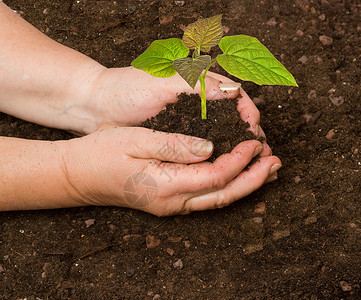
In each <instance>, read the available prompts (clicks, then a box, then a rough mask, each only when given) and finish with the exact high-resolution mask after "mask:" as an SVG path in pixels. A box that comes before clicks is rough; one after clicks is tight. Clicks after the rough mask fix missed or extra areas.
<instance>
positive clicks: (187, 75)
mask: <svg viewBox="0 0 361 300" xmlns="http://www.w3.org/2000/svg"><path fill="white" fill-rule="evenodd" d="M210 63H211V57H210V56H209V55H200V56H197V57H196V58H193V57H192V58H191V57H186V58H180V59H176V60H175V61H174V62H173V64H174V68H175V69H176V70H177V72H178V73H179V75H180V76H182V78H183V79H184V80H185V81H187V83H188V84H189V85H190V86H191V88H192V89H194V87H195V85H196V83H197V81H198V79H199V76H201V74H202V71H203V70H204V69H205V68H206V67H207V66H208V65H209V64H210Z"/></svg>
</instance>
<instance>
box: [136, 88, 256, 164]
mask: <svg viewBox="0 0 361 300" xmlns="http://www.w3.org/2000/svg"><path fill="white" fill-rule="evenodd" d="M237 103H238V102H237V100H232V99H224V100H219V101H207V119H206V120H202V119H201V99H200V97H199V96H198V95H195V94H192V95H189V96H188V95H186V94H181V95H180V96H179V100H178V102H177V103H175V104H168V105H167V106H166V108H165V110H163V111H161V112H160V113H159V114H158V115H157V116H155V117H152V118H151V119H148V120H146V121H145V122H143V123H142V124H141V126H143V127H146V128H150V129H154V130H159V131H164V132H171V133H183V134H187V135H191V136H197V137H200V138H204V139H208V140H210V141H212V142H213V144H214V152H213V154H212V156H211V157H210V158H209V160H210V161H214V160H215V159H216V158H217V157H218V156H220V155H222V154H224V153H229V152H231V151H232V149H233V148H234V147H236V146H237V145H238V144H239V143H240V142H243V141H246V140H252V139H257V137H256V136H255V135H254V134H253V133H252V132H250V131H249V130H248V128H249V124H248V123H246V122H244V121H243V120H242V119H241V117H240V114H239V112H238V111H237Z"/></svg>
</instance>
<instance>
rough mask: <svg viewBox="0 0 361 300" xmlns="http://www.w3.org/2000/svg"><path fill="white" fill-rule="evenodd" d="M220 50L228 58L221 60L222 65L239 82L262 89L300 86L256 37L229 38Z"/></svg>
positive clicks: (227, 37)
mask: <svg viewBox="0 0 361 300" xmlns="http://www.w3.org/2000/svg"><path fill="white" fill-rule="evenodd" d="M219 47H220V48H221V50H222V51H223V53H224V54H221V55H219V56H218V57H217V61H218V63H219V64H220V66H221V67H222V68H223V69H225V70H226V71H227V72H228V73H229V74H231V75H233V76H235V77H237V78H239V79H242V80H247V81H253V82H255V83H257V84H259V85H263V84H267V85H278V84H279V85H290V86H298V85H297V83H296V81H295V79H294V78H293V76H292V74H291V73H290V72H288V71H287V69H286V68H285V67H284V66H283V65H282V64H281V63H280V62H279V61H278V60H277V59H276V58H275V57H274V56H273V55H272V53H271V52H270V51H269V50H268V49H267V48H266V47H265V46H264V45H262V44H261V42H260V41H259V40H258V39H256V38H254V37H250V36H246V35H235V36H226V37H224V38H222V40H221V41H220V43H219Z"/></svg>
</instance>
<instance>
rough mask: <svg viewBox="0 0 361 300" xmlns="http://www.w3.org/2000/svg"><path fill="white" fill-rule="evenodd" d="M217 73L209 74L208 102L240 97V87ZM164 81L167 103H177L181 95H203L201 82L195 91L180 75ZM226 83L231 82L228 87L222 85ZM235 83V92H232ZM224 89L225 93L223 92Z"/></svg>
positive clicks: (163, 91) (163, 92) (206, 81)
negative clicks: (178, 96)
mask: <svg viewBox="0 0 361 300" xmlns="http://www.w3.org/2000/svg"><path fill="white" fill-rule="evenodd" d="M214 74H216V73H212V72H208V73H207V76H206V80H205V85H206V98H207V100H217V99H224V98H231V99H234V98H236V97H237V96H238V95H239V87H240V85H239V84H237V83H233V81H230V80H229V79H228V78H227V77H224V76H221V75H219V76H216V78H215V77H213V76H214ZM162 80H163V81H164V83H163V85H162V95H163V97H164V99H167V101H176V99H177V95H179V94H181V93H187V94H194V93H197V94H199V95H200V94H201V86H200V83H199V81H198V82H197V84H196V86H195V88H194V89H192V88H191V87H190V86H189V84H188V83H187V82H186V81H185V80H184V79H183V78H182V77H181V76H180V75H179V74H176V75H174V76H172V77H170V78H164V79H162ZM224 82H229V84H228V86H226V87H225V86H224V85H222V83H224ZM232 83H233V90H232V86H231V85H232ZM221 88H222V89H223V91H222V90H221Z"/></svg>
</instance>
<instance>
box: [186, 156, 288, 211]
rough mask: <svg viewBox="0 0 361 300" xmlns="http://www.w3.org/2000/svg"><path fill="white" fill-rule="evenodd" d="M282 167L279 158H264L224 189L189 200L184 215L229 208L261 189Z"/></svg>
mask: <svg viewBox="0 0 361 300" xmlns="http://www.w3.org/2000/svg"><path fill="white" fill-rule="evenodd" d="M280 167H281V161H280V160H279V159H278V158H277V157H275V156H268V157H263V158H261V159H260V160H259V161H258V162H257V163H255V164H254V165H252V167H251V168H250V169H249V170H248V171H244V172H242V173H241V174H240V175H239V176H238V177H237V178H235V179H234V180H232V181H231V182H230V183H229V184H227V185H226V186H225V187H224V188H223V189H221V190H218V191H214V192H211V193H208V194H205V195H201V196H197V197H194V198H191V199H189V200H188V201H187V202H186V203H185V206H184V213H189V212H191V211H198V210H207V209H215V208H221V207H224V206H227V205H229V204H231V203H233V202H234V201H237V200H239V199H241V198H243V197H245V196H247V195H249V194H250V193H252V192H254V191H255V190H257V189H259V188H260V187H261V186H262V185H263V184H264V183H265V181H266V180H267V179H268V177H269V175H270V174H271V173H274V172H276V170H277V169H279V168H280Z"/></svg>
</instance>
